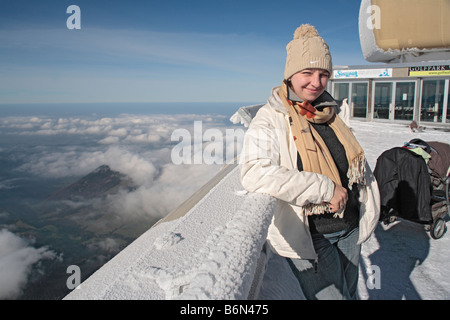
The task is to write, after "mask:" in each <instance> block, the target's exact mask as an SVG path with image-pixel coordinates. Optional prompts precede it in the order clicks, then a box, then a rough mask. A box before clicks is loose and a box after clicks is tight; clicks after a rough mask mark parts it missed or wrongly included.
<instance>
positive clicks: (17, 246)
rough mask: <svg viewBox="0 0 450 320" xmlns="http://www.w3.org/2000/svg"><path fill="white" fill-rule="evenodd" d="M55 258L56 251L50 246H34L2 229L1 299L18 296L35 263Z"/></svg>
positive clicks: (0, 233)
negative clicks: (50, 248)
mask: <svg viewBox="0 0 450 320" xmlns="http://www.w3.org/2000/svg"><path fill="white" fill-rule="evenodd" d="M55 258H57V255H56V253H55V252H53V251H51V250H49V249H48V248H46V247H41V248H34V247H33V246H31V245H30V244H29V242H28V241H26V240H24V239H23V238H21V237H18V236H16V235H15V234H14V233H12V232H10V231H8V230H6V229H2V230H0V270H1V272H0V299H14V298H16V297H18V296H19V295H20V293H21V290H22V289H23V287H24V286H25V284H26V282H27V280H28V276H29V274H30V272H31V268H32V267H33V265H34V264H36V263H37V262H39V261H40V260H43V259H55Z"/></svg>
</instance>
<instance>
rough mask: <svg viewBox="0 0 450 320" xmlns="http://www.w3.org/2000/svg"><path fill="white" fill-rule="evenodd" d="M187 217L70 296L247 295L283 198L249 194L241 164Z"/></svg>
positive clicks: (149, 235) (162, 228)
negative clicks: (272, 220) (275, 212)
mask: <svg viewBox="0 0 450 320" xmlns="http://www.w3.org/2000/svg"><path fill="white" fill-rule="evenodd" d="M229 170H230V172H229V173H228V174H227V175H226V176H225V177H224V178H223V179H221V180H220V181H218V183H217V184H216V185H215V186H214V187H213V188H212V189H211V190H210V191H209V193H208V194H207V195H206V196H204V197H202V198H201V199H198V200H199V202H198V203H197V204H196V205H195V206H194V207H193V208H192V209H190V210H189V211H188V212H187V213H186V214H185V215H184V216H182V217H180V218H178V219H176V220H173V221H168V222H162V223H160V224H158V225H156V226H155V227H153V228H151V229H149V230H148V231H147V232H145V233H144V234H143V235H142V236H141V237H139V238H138V239H137V240H136V241H134V242H133V243H132V244H130V245H129V246H128V247H127V248H125V249H124V250H123V251H121V252H120V253H119V254H118V255H117V256H116V257H114V258H113V259H111V260H110V261H109V262H108V263H107V264H105V265H104V266H103V267H102V268H100V269H99V270H98V271H97V272H96V273H94V274H93V275H92V276H91V277H90V278H88V279H87V280H86V281H84V282H83V283H82V284H81V285H80V287H79V288H78V289H75V290H73V291H72V292H71V293H70V294H68V295H67V296H66V297H65V298H64V299H67V300H82V299H108V300H110V299H111V300H114V299H247V298H249V297H251V296H254V295H257V292H255V291H257V289H255V287H256V288H257V287H258V282H260V281H261V278H262V276H261V272H260V270H261V269H264V264H265V263H266V262H267V259H265V257H264V254H261V250H262V248H263V245H264V243H265V240H266V236H267V230H268V226H269V224H270V221H271V219H272V216H273V211H274V208H275V205H276V200H275V199H274V198H272V197H270V196H269V195H264V194H253V193H247V192H246V191H245V190H243V188H242V186H241V183H240V179H239V167H238V166H234V167H231V168H229Z"/></svg>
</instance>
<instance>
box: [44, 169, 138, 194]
mask: <svg viewBox="0 0 450 320" xmlns="http://www.w3.org/2000/svg"><path fill="white" fill-rule="evenodd" d="M122 188H125V189H128V190H131V189H135V188H136V186H135V185H134V184H133V182H132V180H131V179H130V178H129V177H128V176H126V175H124V174H122V173H120V172H118V171H114V170H111V168H110V167H109V166H108V165H101V166H100V167H98V168H96V169H95V170H93V171H92V172H90V173H89V174H87V175H86V176H84V177H82V178H81V179H79V180H78V181H76V182H75V183H73V184H71V185H69V186H67V187H65V188H63V189H61V190H58V191H56V192H54V193H53V194H51V195H50V196H49V197H48V198H47V200H77V199H80V198H84V199H91V198H97V197H103V196H106V195H108V194H113V193H116V192H118V191H119V190H120V189H122Z"/></svg>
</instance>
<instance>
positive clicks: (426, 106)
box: [420, 80, 445, 122]
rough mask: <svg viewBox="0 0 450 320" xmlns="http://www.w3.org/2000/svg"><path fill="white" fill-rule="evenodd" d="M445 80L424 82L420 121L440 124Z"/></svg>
mask: <svg viewBox="0 0 450 320" xmlns="http://www.w3.org/2000/svg"><path fill="white" fill-rule="evenodd" d="M444 85H445V80H424V81H423V87H422V103H421V110H420V120H421V121H429V122H441V121H442V112H443V103H444Z"/></svg>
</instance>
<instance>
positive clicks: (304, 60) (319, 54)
mask: <svg viewBox="0 0 450 320" xmlns="http://www.w3.org/2000/svg"><path fill="white" fill-rule="evenodd" d="M286 51H287V58H286V68H285V69H284V78H285V79H289V78H290V77H292V76H293V75H294V74H295V73H297V72H299V71H301V70H303V69H306V68H319V69H325V70H327V71H328V72H329V73H330V74H331V70H332V63H331V54H330V48H329V47H328V45H327V43H326V42H325V40H323V38H321V37H320V36H319V33H318V32H317V30H316V28H314V27H313V26H311V25H309V24H303V25H301V26H300V27H298V28H297V30H295V33H294V39H293V40H292V41H291V42H289V43H288V45H287V46H286Z"/></svg>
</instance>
